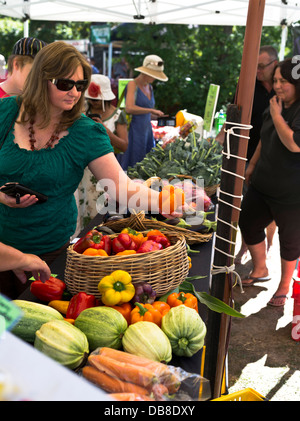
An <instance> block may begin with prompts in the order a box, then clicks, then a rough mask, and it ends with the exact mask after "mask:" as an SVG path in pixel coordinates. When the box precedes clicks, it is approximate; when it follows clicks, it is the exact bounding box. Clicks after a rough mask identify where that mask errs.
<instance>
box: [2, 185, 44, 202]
mask: <svg viewBox="0 0 300 421" xmlns="http://www.w3.org/2000/svg"><path fill="white" fill-rule="evenodd" d="M0 191H1V192H2V193H5V194H7V195H8V196H11V197H15V198H16V202H17V203H19V201H20V197H21V196H24V195H25V194H31V195H35V196H36V197H37V198H38V202H37V203H44V202H46V201H47V200H48V196H46V195H44V194H43V193H39V192H37V191H35V190H32V189H30V188H29V187H26V186H23V185H22V184H20V183H15V182H12V183H6V184H4V186H2V187H0Z"/></svg>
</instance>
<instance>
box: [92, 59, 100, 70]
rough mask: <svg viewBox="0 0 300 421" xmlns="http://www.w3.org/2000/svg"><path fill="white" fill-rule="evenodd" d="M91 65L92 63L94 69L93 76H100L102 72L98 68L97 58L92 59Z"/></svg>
mask: <svg viewBox="0 0 300 421" xmlns="http://www.w3.org/2000/svg"><path fill="white" fill-rule="evenodd" d="M90 63H91V68H92V74H99V73H100V70H99V69H98V67H97V66H96V62H95V58H94V57H91V58H90Z"/></svg>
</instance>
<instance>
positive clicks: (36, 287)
mask: <svg viewBox="0 0 300 421" xmlns="http://www.w3.org/2000/svg"><path fill="white" fill-rule="evenodd" d="M65 289H66V284H65V283H64V282H63V281H61V280H60V279H58V278H55V277H54V276H50V278H49V279H47V281H45V282H42V281H34V282H32V284H31V285H30V291H31V293H32V294H33V295H34V296H35V297H37V298H38V299H39V300H41V301H45V302H50V301H53V300H60V299H61V298H62V296H63V293H64V290H65Z"/></svg>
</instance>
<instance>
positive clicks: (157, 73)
mask: <svg viewBox="0 0 300 421" xmlns="http://www.w3.org/2000/svg"><path fill="white" fill-rule="evenodd" d="M134 70H136V71H138V72H141V73H144V74H145V75H148V76H151V77H154V79H157V80H161V81H163V82H166V81H167V80H168V77H167V76H166V75H165V74H164V72H163V70H164V62H163V60H162V59H161V58H160V57H159V56H156V55H154V54H153V55H150V56H146V57H145V58H144V61H143V65H142V66H141V67H137V68H136V69H134Z"/></svg>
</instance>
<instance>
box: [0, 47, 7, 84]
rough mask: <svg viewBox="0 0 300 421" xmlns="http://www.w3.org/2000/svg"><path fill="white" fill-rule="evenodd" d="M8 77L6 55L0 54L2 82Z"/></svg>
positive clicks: (0, 78) (0, 77)
mask: <svg viewBox="0 0 300 421" xmlns="http://www.w3.org/2000/svg"><path fill="white" fill-rule="evenodd" d="M6 78H7V70H6V60H5V57H4V56H3V55H2V54H0V83H1V82H4V81H5V79H6Z"/></svg>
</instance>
